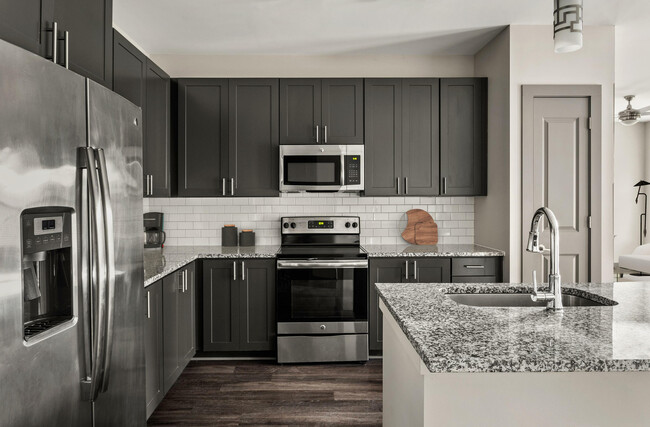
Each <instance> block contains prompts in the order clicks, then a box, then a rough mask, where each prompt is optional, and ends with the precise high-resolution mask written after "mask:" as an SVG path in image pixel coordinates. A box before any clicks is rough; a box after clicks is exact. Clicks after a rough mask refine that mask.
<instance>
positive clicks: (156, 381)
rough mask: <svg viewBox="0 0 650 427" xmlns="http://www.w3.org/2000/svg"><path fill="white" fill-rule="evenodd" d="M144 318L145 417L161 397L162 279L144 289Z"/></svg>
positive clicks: (151, 411) (154, 407)
mask: <svg viewBox="0 0 650 427" xmlns="http://www.w3.org/2000/svg"><path fill="white" fill-rule="evenodd" d="M145 298H146V300H145V304H146V310H147V311H146V313H145V314H146V318H145V324H144V325H145V326H144V355H145V356H144V358H145V378H146V389H145V395H146V402H147V418H149V416H150V415H151V414H152V413H153V411H154V410H155V409H156V407H157V406H158V403H160V401H161V400H162V398H163V369H162V355H163V325H162V322H163V316H162V281H160V280H159V281H157V282H156V283H154V284H152V285H149V286H148V287H147V288H146V289H145Z"/></svg>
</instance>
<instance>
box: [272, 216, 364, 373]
mask: <svg viewBox="0 0 650 427" xmlns="http://www.w3.org/2000/svg"><path fill="white" fill-rule="evenodd" d="M281 224H282V247H281V249H280V252H279V253H278V261H277V279H278V280H277V319H278V363H309V362H349V361H366V360H368V254H367V253H366V252H365V251H364V250H363V248H361V246H360V245H359V234H360V228H361V225H360V221H359V217H287V218H282V221H281Z"/></svg>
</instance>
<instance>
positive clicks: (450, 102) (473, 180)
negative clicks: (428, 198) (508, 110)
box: [440, 78, 487, 196]
mask: <svg viewBox="0 0 650 427" xmlns="http://www.w3.org/2000/svg"><path fill="white" fill-rule="evenodd" d="M440 177H441V183H440V193H441V194H442V195H446V196H483V195H486V194H487V79H485V78H467V79H441V81H440Z"/></svg>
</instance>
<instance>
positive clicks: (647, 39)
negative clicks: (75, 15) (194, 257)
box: [113, 0, 650, 111]
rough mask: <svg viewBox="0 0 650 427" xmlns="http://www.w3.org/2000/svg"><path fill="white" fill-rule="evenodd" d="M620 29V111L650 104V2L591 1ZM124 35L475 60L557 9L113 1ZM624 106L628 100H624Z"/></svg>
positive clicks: (158, 48)
mask: <svg viewBox="0 0 650 427" xmlns="http://www.w3.org/2000/svg"><path fill="white" fill-rule="evenodd" d="M584 7H585V12H584V14H585V15H584V20H585V25H616V38H617V42H616V52H617V56H616V84H617V90H616V92H617V93H616V96H617V104H616V108H617V111H618V110H619V109H622V108H623V107H624V106H625V103H624V101H623V100H622V95H623V94H628V93H632V94H637V95H639V96H638V98H637V101H638V102H637V104H636V105H637V106H638V107H641V106H645V105H650V73H647V71H645V70H648V69H650V31H647V27H648V25H649V24H650V1H648V0H584ZM113 9H114V22H115V26H116V27H118V28H119V29H121V30H122V31H124V32H125V33H126V34H127V35H128V36H129V37H130V38H132V39H133V40H135V41H136V42H137V43H138V44H139V45H140V46H141V47H142V48H143V49H144V50H145V51H146V52H147V53H148V54H150V55H152V54H200V55H260V54H263V55H335V54H407V55H411V54H412V55H433V54H438V55H473V54H475V53H476V52H477V51H478V50H480V49H481V48H482V47H483V46H484V45H485V44H486V43H487V42H489V41H490V40H491V39H492V38H493V37H494V36H495V35H496V34H497V33H498V32H499V31H500V30H501V29H502V28H504V27H505V26H506V25H509V24H522V25H526V24H550V23H551V22H552V12H553V0H534V1H533V0H527V1H522V0H191V1H179V0H138V1H133V0H113ZM619 99H620V101H618V100H619Z"/></svg>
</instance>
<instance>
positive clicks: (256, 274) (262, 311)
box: [203, 259, 275, 351]
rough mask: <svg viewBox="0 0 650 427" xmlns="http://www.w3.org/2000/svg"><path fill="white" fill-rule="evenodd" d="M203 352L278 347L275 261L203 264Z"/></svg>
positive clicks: (228, 261)
mask: <svg viewBox="0 0 650 427" xmlns="http://www.w3.org/2000/svg"><path fill="white" fill-rule="evenodd" d="M203 322H204V324H203V350H204V351H268V350H273V349H274V348H275V260H272V259H268V260H267V259H238V260H205V261H204V262H203Z"/></svg>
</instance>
